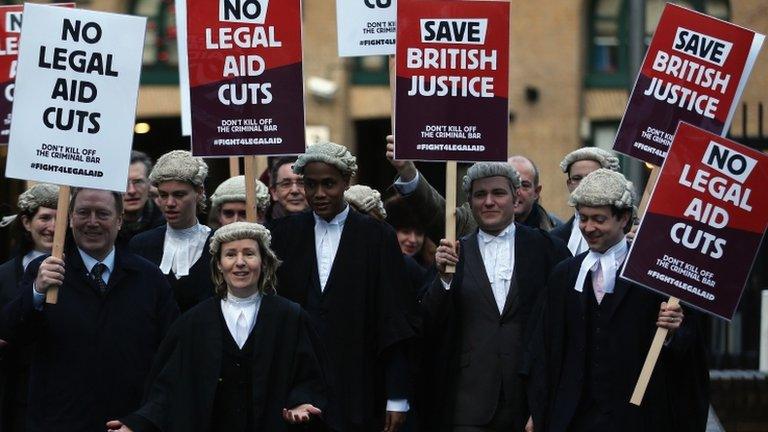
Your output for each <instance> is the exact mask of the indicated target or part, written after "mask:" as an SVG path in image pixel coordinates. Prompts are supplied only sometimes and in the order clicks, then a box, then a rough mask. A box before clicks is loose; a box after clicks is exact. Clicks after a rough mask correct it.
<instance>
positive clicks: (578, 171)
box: [565, 160, 600, 192]
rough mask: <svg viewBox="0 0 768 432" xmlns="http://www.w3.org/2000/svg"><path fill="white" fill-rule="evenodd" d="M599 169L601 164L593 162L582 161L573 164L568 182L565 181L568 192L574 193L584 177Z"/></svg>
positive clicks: (569, 170)
mask: <svg viewBox="0 0 768 432" xmlns="http://www.w3.org/2000/svg"><path fill="white" fill-rule="evenodd" d="M598 169H600V163H599V162H597V161H593V160H580V161H577V162H574V163H572V164H571V167H570V168H569V169H568V180H566V181H565V185H566V186H567V187H568V192H573V191H574V190H575V189H576V186H578V185H579V183H581V181H582V180H583V179H584V177H586V176H587V175H588V174H589V173H591V172H592V171H597V170H598Z"/></svg>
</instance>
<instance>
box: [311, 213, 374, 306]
mask: <svg viewBox="0 0 768 432" xmlns="http://www.w3.org/2000/svg"><path fill="white" fill-rule="evenodd" d="M361 219H362V215H360V214H358V213H356V212H355V211H354V210H352V208H351V207H350V209H349V213H347V220H346V221H344V229H342V230H341V238H340V239H339V249H338V250H337V251H336V256H335V257H334V258H333V262H332V263H331V272H330V274H329V275H328V281H327V282H326V283H325V289H324V290H322V292H323V294H322V295H323V296H325V294H326V293H327V292H328V291H329V290H330V289H331V288H333V287H334V286H335V285H337V284H338V283H339V281H338V279H339V278H340V277H341V276H340V275H339V274H340V273H343V272H344V270H349V266H348V265H347V263H349V262H350V261H351V260H352V258H353V255H354V254H355V253H359V252H360V251H358V250H357V248H355V239H356V238H357V237H358V235H362V233H361V232H360V225H361V223H362V220H361ZM314 232H315V230H314V225H313V227H312V233H313V237H312V238H313V240H312V246H313V247H312V250H316V248H315V247H314V244H315V240H314ZM314 269H315V271H314V274H315V275H316V276H315V277H317V278H318V286H320V280H319V275H318V272H317V254H316V253H315V262H314Z"/></svg>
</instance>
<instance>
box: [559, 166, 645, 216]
mask: <svg viewBox="0 0 768 432" xmlns="http://www.w3.org/2000/svg"><path fill="white" fill-rule="evenodd" d="M634 198H635V193H634V187H633V186H632V182H631V181H629V180H627V179H626V178H625V177H624V175H623V174H621V173H619V172H616V171H612V170H609V169H605V168H600V169H598V170H596V171H593V172H591V173H589V175H587V176H586V177H584V179H583V180H582V181H581V183H579V186H578V187H577V188H576V189H575V190H574V191H573V192H572V193H571V196H570V198H568V204H569V205H570V206H571V207H576V206H582V205H583V206H587V207H600V206H606V205H607V206H613V207H616V208H617V209H619V210H626V209H632V211H633V214H634V211H635V205H634Z"/></svg>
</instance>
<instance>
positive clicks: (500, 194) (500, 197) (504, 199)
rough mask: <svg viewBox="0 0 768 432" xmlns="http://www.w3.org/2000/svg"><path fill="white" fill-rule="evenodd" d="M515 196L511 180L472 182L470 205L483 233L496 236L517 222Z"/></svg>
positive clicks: (492, 179)
mask: <svg viewBox="0 0 768 432" xmlns="http://www.w3.org/2000/svg"><path fill="white" fill-rule="evenodd" d="M515 201H516V200H515V194H514V192H513V191H512V190H511V189H510V183H509V179H507V178H506V177H502V176H494V177H486V178H482V179H478V180H475V181H474V182H472V193H471V194H470V198H469V204H470V207H471V208H472V215H474V217H475V221H477V224H478V226H479V227H480V229H482V230H483V231H485V232H487V233H489V234H493V235H496V234H498V233H500V232H501V231H502V230H503V229H504V228H506V227H507V225H509V224H510V223H512V222H513V221H514V220H515Z"/></svg>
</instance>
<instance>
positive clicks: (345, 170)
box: [293, 142, 357, 177]
mask: <svg viewBox="0 0 768 432" xmlns="http://www.w3.org/2000/svg"><path fill="white" fill-rule="evenodd" d="M312 162H323V163H327V164H328V165H333V166H334V167H336V169H338V170H339V171H341V174H342V175H343V176H345V177H352V176H354V175H355V174H356V173H357V159H356V158H355V157H354V156H353V155H352V153H350V152H349V150H347V148H346V147H344V146H343V145H339V144H336V143H332V142H320V143H317V144H313V145H311V146H309V148H307V152H306V153H304V154H302V155H299V158H298V159H297V160H296V162H295V163H294V164H293V172H294V174H299V175H304V169H305V168H306V166H307V164H308V163H312Z"/></svg>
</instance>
